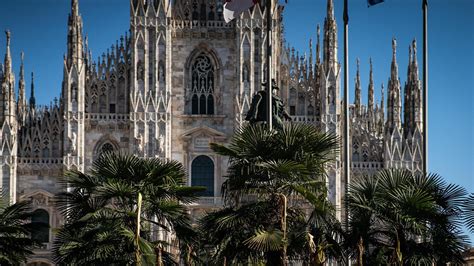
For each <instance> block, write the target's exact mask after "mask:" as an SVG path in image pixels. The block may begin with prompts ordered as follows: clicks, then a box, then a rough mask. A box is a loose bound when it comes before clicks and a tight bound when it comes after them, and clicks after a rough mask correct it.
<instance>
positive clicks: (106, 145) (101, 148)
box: [94, 136, 119, 160]
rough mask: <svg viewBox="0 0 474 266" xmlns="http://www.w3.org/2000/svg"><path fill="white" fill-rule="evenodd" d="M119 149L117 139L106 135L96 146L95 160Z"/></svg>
mask: <svg viewBox="0 0 474 266" xmlns="http://www.w3.org/2000/svg"><path fill="white" fill-rule="evenodd" d="M117 150H119V148H118V145H117V143H116V142H115V141H113V140H111V139H110V138H109V137H107V136H105V137H104V138H102V141H99V142H98V143H97V144H96V146H95V148H94V160H96V159H97V158H99V157H100V156H101V155H102V154H104V153H108V152H114V151H117Z"/></svg>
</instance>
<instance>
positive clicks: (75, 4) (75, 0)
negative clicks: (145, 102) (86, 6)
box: [71, 0, 79, 17]
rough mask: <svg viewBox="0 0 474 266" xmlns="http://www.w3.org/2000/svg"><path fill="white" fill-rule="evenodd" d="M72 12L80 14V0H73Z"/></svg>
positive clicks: (75, 14)
mask: <svg viewBox="0 0 474 266" xmlns="http://www.w3.org/2000/svg"><path fill="white" fill-rule="evenodd" d="M71 14H72V15H74V16H76V17H78V16H79V0H71Z"/></svg>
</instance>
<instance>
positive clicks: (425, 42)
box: [423, 0, 428, 174]
mask: <svg viewBox="0 0 474 266" xmlns="http://www.w3.org/2000/svg"><path fill="white" fill-rule="evenodd" d="M423 172H424V173H425V174H427V173H428V0H423Z"/></svg>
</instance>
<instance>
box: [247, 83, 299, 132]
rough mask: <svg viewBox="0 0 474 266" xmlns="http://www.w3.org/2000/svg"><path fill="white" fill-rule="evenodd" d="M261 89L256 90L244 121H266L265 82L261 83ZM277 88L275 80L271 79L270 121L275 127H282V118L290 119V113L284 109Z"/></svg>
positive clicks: (254, 122) (253, 122) (252, 122)
mask: <svg viewBox="0 0 474 266" xmlns="http://www.w3.org/2000/svg"><path fill="white" fill-rule="evenodd" d="M262 87H263V90H260V91H259V92H257V94H256V95H255V96H254V97H253V99H252V104H251V106H250V109H249V111H248V112H247V116H246V117H245V120H246V121H249V122H250V124H256V123H262V122H263V123H265V122H266V121H267V109H268V108H267V97H268V96H267V95H268V93H267V91H266V90H265V88H266V87H267V84H266V83H263V84H262ZM278 90H279V88H278V87H277V86H276V83H275V80H272V92H273V93H272V94H273V97H272V123H273V126H274V127H275V128H282V127H283V120H286V121H291V117H290V115H288V113H287V112H286V110H285V105H284V104H283V101H282V100H281V98H280V97H278V96H277V95H276V92H277V91H278Z"/></svg>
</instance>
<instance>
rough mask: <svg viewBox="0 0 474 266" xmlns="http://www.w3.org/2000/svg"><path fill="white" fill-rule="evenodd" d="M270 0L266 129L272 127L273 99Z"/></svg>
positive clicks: (268, 4) (269, 6)
mask: <svg viewBox="0 0 474 266" xmlns="http://www.w3.org/2000/svg"><path fill="white" fill-rule="evenodd" d="M271 9H272V0H267V1H266V9H265V12H266V17H267V18H266V19H267V73H265V74H266V75H267V88H266V89H267V95H268V97H267V123H268V129H270V130H272V129H273V119H272V118H273V108H272V100H273V92H272V71H271V68H272V67H271V66H272V43H271V37H272V26H273V25H272V24H273V23H272V12H271Z"/></svg>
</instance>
